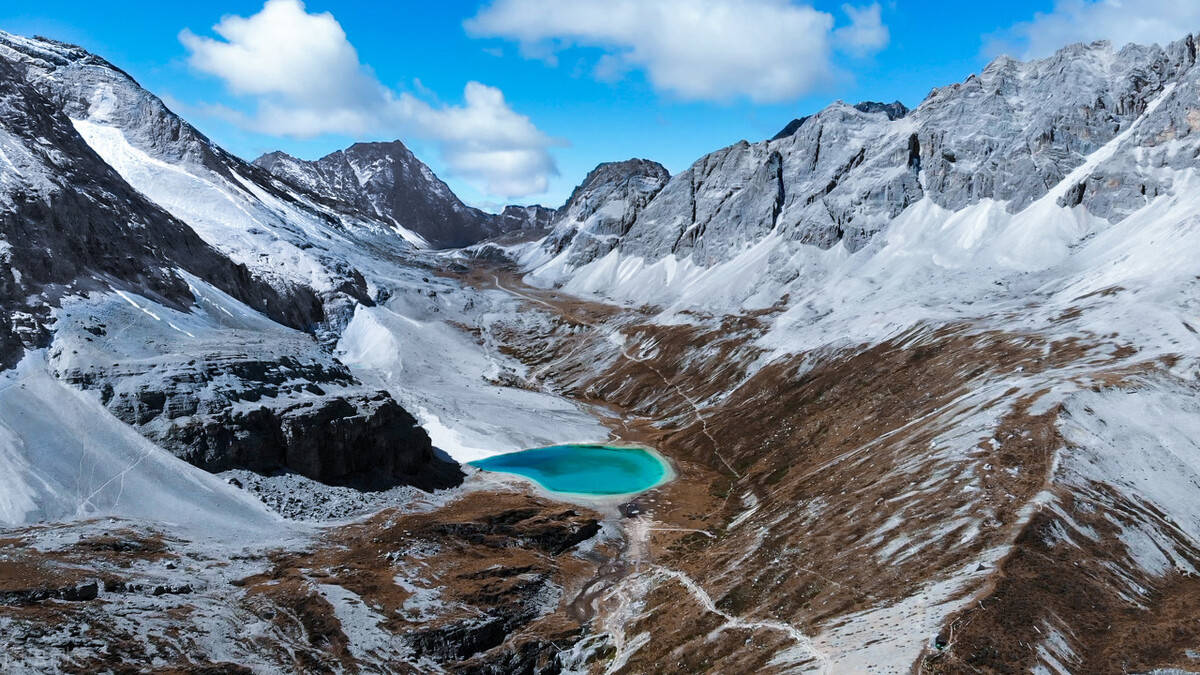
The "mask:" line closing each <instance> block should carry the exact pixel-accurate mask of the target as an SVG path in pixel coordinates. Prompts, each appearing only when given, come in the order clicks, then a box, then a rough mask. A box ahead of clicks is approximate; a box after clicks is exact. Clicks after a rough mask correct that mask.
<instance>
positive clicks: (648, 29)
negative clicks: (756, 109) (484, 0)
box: [465, 0, 888, 102]
mask: <svg viewBox="0 0 1200 675" xmlns="http://www.w3.org/2000/svg"><path fill="white" fill-rule="evenodd" d="M843 9H844V11H845V13H846V17H847V20H848V23H847V24H846V25H844V26H842V27H840V28H835V23H836V22H835V19H834V17H833V15H831V14H828V13H826V12H821V11H818V10H816V9H813V8H812V7H810V6H807V5H799V4H795V3H793V2H791V1H790V0H572V1H571V2H561V1H560V0H495V1H494V2H493V3H492V4H491V5H489V6H487V7H484V8H483V9H482V10H481V11H480V12H479V14H477V15H476V16H475V17H474V18H472V19H469V20H468V21H467V22H466V24H465V26H466V28H467V30H468V32H470V33H471V34H472V35H475V36H478V37H498V38H505V39H509V40H515V41H517V42H518V43H519V44H520V47H521V53H522V54H524V55H526V56H527V57H534V58H542V59H547V60H548V59H552V58H553V56H554V55H555V54H556V53H557V52H558V51H560V50H561V49H563V48H565V47H569V46H582V47H598V48H601V49H603V50H605V51H606V53H605V55H604V56H603V57H601V59H600V60H599V62H598V63H597V65H596V75H597V76H598V77H599V78H601V79H612V78H614V77H619V76H620V75H621V74H623V73H625V72H627V71H629V70H634V69H638V70H643V71H645V73H646V75H647V77H648V78H649V80H650V82H651V83H652V84H653V85H654V86H655V87H656V88H657V89H658V90H660V91H663V92H666V93H669V94H671V95H674V96H677V97H679V98H681V99H686V100H718V101H720V100H729V99H732V98H738V97H746V98H749V99H751V100H753V101H758V102H771V101H782V100H787V99H791V98H795V97H796V96H799V95H801V94H804V93H806V92H809V91H812V90H813V89H814V88H816V87H818V86H820V85H822V84H824V83H826V82H828V81H829V80H830V79H831V77H832V76H833V73H834V72H835V68H834V65H833V53H834V52H835V51H844V52H847V53H850V54H853V55H868V54H871V53H874V52H876V51H878V50H879V49H882V48H883V47H884V46H886V45H887V42H888V32H887V28H886V27H885V26H884V25H883V22H882V21H881V19H880V8H879V5H878V4H873V5H870V6H867V7H861V8H859V7H853V6H849V5H848V6H846V7H844V8H843Z"/></svg>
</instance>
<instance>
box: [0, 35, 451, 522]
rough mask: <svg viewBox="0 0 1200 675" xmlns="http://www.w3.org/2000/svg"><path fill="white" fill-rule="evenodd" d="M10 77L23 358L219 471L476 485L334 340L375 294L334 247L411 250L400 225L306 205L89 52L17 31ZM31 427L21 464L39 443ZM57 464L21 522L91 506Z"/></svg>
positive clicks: (9, 188)
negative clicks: (334, 349)
mask: <svg viewBox="0 0 1200 675" xmlns="http://www.w3.org/2000/svg"><path fill="white" fill-rule="evenodd" d="M0 77H2V78H3V87H4V102H3V105H4V115H3V121H2V122H0V125H2V126H3V133H4V137H3V150H2V151H3V156H4V158H5V163H6V164H7V166H6V170H5V172H4V174H3V186H2V187H3V192H2V193H0V200H2V201H3V203H4V205H5V207H6V208H5V212H4V220H3V222H4V230H3V233H2V235H0V236H2V237H3V240H4V254H5V265H4V273H5V276H4V279H5V282H4V283H3V284H2V285H0V288H2V289H3V298H4V307H3V311H4V313H5V316H6V318H7V319H8V320H7V321H5V332H4V335H5V337H4V339H3V340H0V343H3V344H4V345H5V346H6V349H5V351H4V360H5V365H7V366H10V367H11V366H13V365H16V363H17V361H18V360H21V359H22V358H23V359H24V361H22V362H23V363H24V362H25V361H30V363H33V364H35V365H28V366H26V367H25V370H30V369H32V372H37V371H38V370H39V369H45V370H47V371H48V372H50V373H51V374H52V375H53V376H54V377H55V378H56V379H57V380H59V381H61V382H63V383H66V384H70V385H74V386H76V387H78V388H81V389H85V390H93V391H95V392H96V393H97V394H98V398H99V402H100V403H101V404H102V405H104V406H105V407H106V408H107V409H108V410H109V411H110V412H111V413H112V414H114V415H116V416H117V417H118V418H119V419H121V420H123V421H125V422H127V423H129V424H132V425H135V426H136V427H137V428H138V429H139V430H140V431H141V432H142V433H143V434H144V435H145V436H146V437H147V438H149V439H151V440H152V441H154V442H156V443H158V444H159V445H160V446H161V447H163V448H165V449H167V450H169V451H170V452H172V453H173V454H175V455H176V456H178V457H180V458H182V459H184V460H186V461H188V462H189V463H191V464H193V465H196V466H199V467H202V468H206V469H210V470H225V469H230V468H235V467H241V468H249V469H256V470H262V471H273V470H277V469H287V470H291V471H295V472H297V473H300V474H302V475H305V476H308V477H310V478H315V479H320V480H325V481H344V480H351V479H358V478H363V479H366V478H367V477H369V478H370V480H372V481H376V482H379V483H385V484H386V483H388V482H389V481H397V480H398V481H401V482H408V483H416V484H420V485H439V486H440V485H447V484H452V483H454V482H456V481H457V480H458V471H457V469H456V468H454V467H453V466H452V465H451V464H449V463H446V462H443V461H441V460H439V459H437V458H435V457H434V455H433V450H432V447H431V445H430V441H429V438H428V436H427V435H426V434H425V432H424V431H423V430H422V429H421V428H420V427H419V426H417V424H416V420H415V419H413V417H412V416H411V415H409V414H408V413H407V412H406V411H405V410H404V409H403V408H402V407H401V406H400V405H398V404H397V403H396V401H395V400H394V399H392V397H391V396H390V395H388V394H387V393H386V392H384V391H382V390H380V389H378V388H373V387H368V386H366V385H364V384H363V383H362V382H361V381H360V380H359V379H358V378H356V377H355V376H354V375H353V374H352V373H351V372H350V371H349V370H348V369H347V368H346V366H344V365H343V364H341V363H340V362H338V361H337V360H336V359H335V358H333V357H332V356H331V355H330V354H329V353H328V351H327V350H326V349H324V348H322V346H321V345H320V344H319V342H318V341H317V339H316V337H315V335H316V334H324V333H325V332H326V331H328V330H330V329H331V328H330V327H331V326H333V325H335V324H336V321H337V320H338V319H337V315H336V314H335V312H337V311H339V310H341V309H342V308H343V307H345V306H346V305H347V304H349V303H353V304H354V305H357V304H359V303H370V302H371V301H370V298H369V296H368V293H367V287H366V284H365V282H364V280H363V278H362V275H361V274H360V273H358V272H357V271H356V270H355V269H354V268H353V267H352V264H351V262H350V261H349V260H346V259H341V260H339V259H335V258H333V257H332V255H331V253H330V252H331V251H332V250H333V247H332V246H329V244H328V243H327V242H328V241H330V240H332V239H333V238H334V237H340V238H344V239H349V238H350V237H351V236H354V235H356V234H358V232H359V231H361V232H362V233H363V236H364V237H370V238H373V239H384V240H390V241H391V242H393V245H394V246H395V247H396V250H397V251H399V252H402V251H404V250H407V249H410V248H411V246H410V245H408V244H405V243H403V240H402V239H401V237H400V236H398V235H397V234H396V233H395V232H394V231H393V230H385V229H384V228H383V227H382V226H381V225H378V224H375V223H372V222H369V221H365V220H362V219H358V220H351V219H349V218H347V219H346V220H345V221H341V220H337V219H335V218H334V217H333V215H332V212H329V211H322V210H320V207H317V206H315V205H312V204H309V203H305V202H302V201H300V200H299V199H297V198H295V197H294V196H292V195H290V194H289V193H287V192H285V191H283V190H282V189H281V188H279V187H278V186H277V185H276V184H275V183H273V182H272V181H271V180H270V178H269V176H267V175H266V174H265V173H263V172H261V171H258V170H256V169H254V168H253V167H250V166H249V165H246V164H245V163H243V162H241V161H240V160H237V159H236V158H233V157H232V156H230V155H228V154H227V153H225V152H224V151H223V150H221V149H220V148H218V147H216V146H215V145H213V144H211V143H210V142H209V141H208V140H207V139H205V138H204V137H203V136H201V135H200V134H199V133H198V132H196V131H195V130H194V129H193V128H191V127H190V126H188V125H187V124H186V123H184V122H182V121H181V120H180V119H179V118H177V117H175V116H174V115H173V114H172V113H170V111H168V110H167V109H166V108H165V107H164V106H163V105H162V103H161V101H159V100H158V99H157V98H154V97H153V96H151V95H150V94H148V93H147V92H145V91H144V90H142V89H141V88H140V87H138V86H137V84H136V83H135V82H133V81H132V80H131V79H129V78H128V76H127V75H125V74H124V73H122V72H121V71H119V70H117V69H116V68H114V67H113V66H111V65H110V64H108V63H106V62H104V61H103V60H101V59H99V58H97V57H94V56H92V55H90V54H88V53H86V52H84V51H83V50H80V49H78V48H74V47H70V46H67V45H62V44H59V43H53V42H49V41H45V40H28V39H25V38H19V37H16V36H11V35H8V34H0ZM130 139H133V141H132V142H131V141H130ZM134 143H136V144H137V145H135V144H134ZM233 214H236V215H233ZM305 227H307V228H308V229H307V232H306V230H305V229H304V228H305ZM318 232H319V235H318ZM310 235H311V236H313V238H314V239H316V240H317V241H319V242H322V243H318V244H316V245H314V244H311V243H309V236H310ZM322 244H323V245H324V246H326V247H329V248H328V249H326V251H325V252H322V250H321V248H322ZM352 306H353V305H351V307H352ZM42 349H44V350H45V351H42V352H30V350H42ZM47 424H49V421H48V420H47ZM11 441H12V443H11V444H6V445H5V446H4V451H5V453H6V456H8V459H9V460H10V461H17V460H16V459H15V458H18V457H21V456H22V453H23V452H24V450H23V449H22V448H23V447H26V448H27V447H29V446H28V443H29V442H30V439H25V440H24V441H22V439H21V438H20V437H19V436H18V437H15V438H13V439H11ZM64 459H65V458H64ZM67 466H68V465H65V464H64V465H62V466H60V467H59V468H66V467H67ZM40 469H46V470H51V469H50V467H34V468H33V469H31V470H30V472H29V474H30V475H25V476H21V477H20V480H21V481H23V482H24V484H25V485H26V490H25V491H26V492H28V494H27V499H26V500H25V501H24V502H23V503H22V505H20V506H19V507H17V506H14V507H13V510H11V511H6V513H5V516H6V518H5V519H6V520H10V521H11V520H16V521H18V522H20V521H21V520H22V519H23V518H24V515H25V514H27V513H35V514H36V513H43V514H47V513H54V514H58V513H61V512H63V511H64V510H66V511H67V512H69V511H70V509H72V508H75V507H77V506H80V505H79V504H69V503H68V504H63V503H60V502H59V500H61V499H63V498H64V497H65V498H66V499H67V500H68V502H70V501H73V498H72V497H71V496H70V495H69V494H68V495H64V494H63V493H62V491H60V490H59V489H57V488H56V487H54V486H55V485H56V484H59V483H65V482H69V481H70V480H71V478H70V476H69V475H57V474H45V475H43V474H41V473H39V470H40ZM53 470H55V471H56V470H57V469H53ZM118 498H119V497H118ZM93 501H94V500H93ZM94 506H95V504H92V505H91V507H94ZM91 507H89V508H91ZM22 509H27V511H22Z"/></svg>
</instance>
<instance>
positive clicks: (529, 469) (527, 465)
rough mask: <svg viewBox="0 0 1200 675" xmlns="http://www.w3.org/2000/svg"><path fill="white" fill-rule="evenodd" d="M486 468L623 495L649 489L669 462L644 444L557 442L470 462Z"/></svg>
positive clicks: (558, 488) (557, 486)
mask: <svg viewBox="0 0 1200 675" xmlns="http://www.w3.org/2000/svg"><path fill="white" fill-rule="evenodd" d="M471 465H472V466H475V467H478V468H480V469H484V470H485V471H498V472H500V473H511V474H517V475H519V476H525V477H526V478H532V479H533V480H535V481H537V482H538V483H539V484H540V485H541V486H542V487H544V488H546V489H547V490H551V491H554V492H569V493H574V494H585V495H624V494H630V493H635V492H641V491H643V490H648V489H650V488H652V487H654V486H656V485H658V484H660V483H662V482H663V480H664V479H665V478H666V477H667V473H668V471H669V469H668V467H667V465H666V464H665V463H664V462H663V460H661V459H660V458H659V457H658V456H657V455H655V454H654V453H652V452H649V451H646V450H643V449H641V448H612V447H608V446H604V445H554V446H551V447H548V448H535V449H533V450H522V451H520V452H510V453H507V454H503V455H496V456H495V457H488V458H486V459H481V460H477V461H474V462H471Z"/></svg>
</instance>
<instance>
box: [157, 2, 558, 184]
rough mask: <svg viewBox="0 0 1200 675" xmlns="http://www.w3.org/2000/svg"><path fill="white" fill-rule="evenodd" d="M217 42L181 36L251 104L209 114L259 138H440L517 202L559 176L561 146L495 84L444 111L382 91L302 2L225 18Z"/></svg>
mask: <svg viewBox="0 0 1200 675" xmlns="http://www.w3.org/2000/svg"><path fill="white" fill-rule="evenodd" d="M213 32H214V33H215V34H216V35H217V36H218V37H217V38H210V37H202V36H198V35H195V34H194V33H192V32H191V31H188V30H184V31H183V32H182V33H180V36H179V39H180V41H182V42H183V44H184V46H185V47H186V48H187V49H188V51H189V52H190V57H189V59H188V62H189V64H190V65H191V66H192V67H193V68H195V69H197V70H199V71H201V72H204V73H207V74H210V75H214V76H216V77H217V78H219V79H221V80H222V81H223V82H224V83H225V85H226V86H227V87H228V88H229V90H230V92H232V93H233V94H235V95H238V96H244V97H249V98H251V99H253V100H254V102H255V105H256V108H255V111H254V113H253V114H246V113H242V112H239V111H236V110H232V109H230V108H228V107H212V108H210V109H211V110H214V111H215V112H217V113H218V114H220V115H221V116H222V117H224V118H226V119H229V120H231V121H233V122H235V123H237V124H239V125H241V126H243V127H245V128H248V129H251V130H253V131H257V132H259V133H264V134H271V135H277V136H295V137H311V136H317V135H320V134H326V133H339V134H348V135H352V136H365V135H371V134H395V133H400V134H405V135H411V136H417V137H420V138H424V139H428V140H432V141H434V142H435V143H436V144H437V145H438V147H439V150H440V152H441V155H442V158H443V159H444V160H445V162H446V165H447V166H448V167H449V168H450V170H451V171H452V172H454V174H455V175H458V176H462V177H463V178H466V179H468V180H470V181H472V182H474V183H476V184H477V185H479V186H480V187H482V188H483V189H486V190H487V192H488V193H490V194H493V195H496V196H501V197H506V198H512V197H523V196H526V195H531V194H536V193H539V192H544V191H545V190H546V187H547V185H548V181H549V177H550V176H553V175H556V174H557V169H556V168H555V163H554V159H553V157H552V156H551V155H550V152H549V149H550V147H552V146H553V145H556V144H558V143H559V141H556V140H555V139H552V138H550V137H549V136H547V135H546V134H544V133H543V132H542V131H541V130H539V129H538V128H537V127H536V126H535V125H534V124H533V122H532V121H530V119H529V118H528V117H526V116H524V115H521V114H519V113H517V112H516V111H514V110H513V109H512V108H511V107H510V106H509V105H508V102H507V101H506V100H505V98H504V94H503V93H502V92H501V91H500V90H499V89H496V88H495V87H489V86H487V85H484V84H480V83H479V82H468V83H467V84H466V87H465V88H464V91H463V103H462V104H461V105H440V104H434V103H430V102H428V101H426V100H425V99H424V98H422V97H419V96H415V95H413V94H410V93H408V92H400V93H397V92H394V91H392V90H391V89H389V88H387V87H385V86H383V85H382V84H381V83H380V82H379V81H378V79H377V78H376V77H375V75H374V74H373V73H372V72H371V71H370V69H369V68H367V67H366V66H365V65H363V63H362V62H361V61H360V59H359V56H358V52H357V51H356V50H355V49H354V46H353V45H352V44H351V43H350V41H349V40H348V39H347V37H346V33H345V31H344V30H342V27H341V25H340V24H339V23H338V22H337V20H336V19H335V18H334V17H333V15H332V14H330V13H328V12H325V13H322V14H310V13H308V12H307V11H306V10H305V7H304V3H303V2H301V1H300V0H267V2H266V4H265V5H263V8H262V10H261V11H260V12H259V13H257V14H255V15H253V16H250V17H239V16H227V17H225V18H223V19H221V21H220V23H218V24H217V25H216V26H214V27H213Z"/></svg>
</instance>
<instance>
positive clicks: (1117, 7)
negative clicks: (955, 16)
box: [986, 0, 1200, 58]
mask: <svg viewBox="0 0 1200 675" xmlns="http://www.w3.org/2000/svg"><path fill="white" fill-rule="evenodd" d="M1197 28H1200V2H1196V1H1195V0H1136V1H1134V0H1058V1H1057V2H1056V3H1055V5H1054V9H1053V10H1052V11H1050V12H1038V13H1037V14H1035V15H1034V17H1033V19H1032V20H1030V21H1025V22H1021V23H1018V24H1016V25H1014V26H1012V27H1011V28H1009V29H1007V30H1005V31H1002V32H1001V33H999V34H997V35H994V36H991V40H990V41H989V44H988V45H987V47H986V51H988V52H990V53H992V54H997V53H1001V52H1006V53H1010V54H1014V55H1019V56H1022V57H1024V58H1037V57H1042V56H1047V55H1049V54H1052V53H1054V52H1055V51H1056V50H1058V49H1060V48H1062V47H1064V46H1066V45H1068V44H1073V43H1076V42H1093V41H1095V40H1109V41H1111V42H1112V43H1113V44H1114V45H1116V46H1117V47H1118V48H1119V47H1122V46H1124V45H1126V44H1128V43H1130V42H1136V43H1138V44H1152V43H1157V44H1166V43H1168V42H1172V41H1174V40H1178V39H1179V38H1182V37H1183V36H1184V35H1186V34H1187V33H1189V32H1191V31H1193V30H1196V29H1197Z"/></svg>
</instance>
